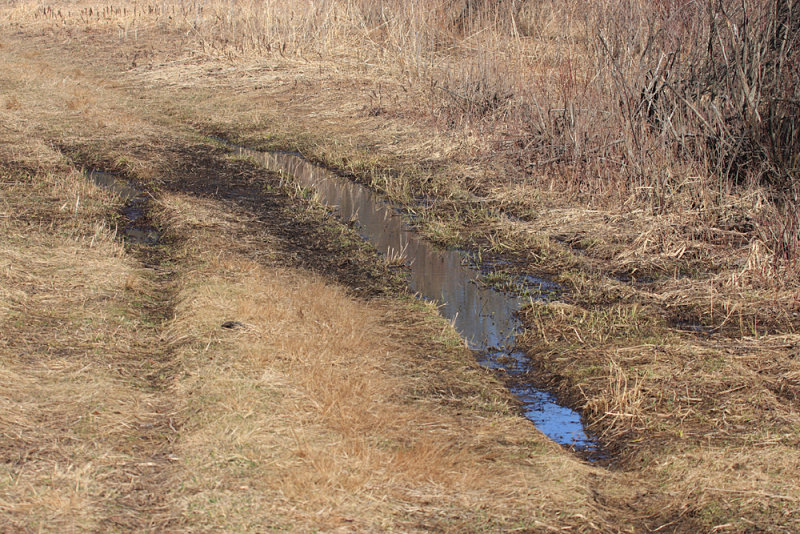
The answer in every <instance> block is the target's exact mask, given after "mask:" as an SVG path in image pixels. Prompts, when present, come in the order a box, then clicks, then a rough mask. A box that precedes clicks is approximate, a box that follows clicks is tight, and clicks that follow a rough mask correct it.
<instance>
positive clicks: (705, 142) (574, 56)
mask: <svg viewBox="0 0 800 534" xmlns="http://www.w3.org/2000/svg"><path fill="white" fill-rule="evenodd" d="M113 9H114V8H110V10H111V11H112V14H113ZM136 9H138V11H136V12H134V13H133V16H134V22H136V17H137V16H138V17H139V24H144V23H145V21H146V20H148V17H149V19H150V20H157V21H159V22H160V23H166V24H169V25H171V26H178V27H180V28H181V29H182V30H185V31H187V33H190V34H193V35H195V36H196V38H197V39H198V40H199V42H200V43H202V45H203V48H204V49H205V50H206V51H207V52H208V53H222V54H225V55H229V56H235V55H263V54H274V55H281V56H287V57H300V58H304V59H309V58H324V59H333V60H335V61H337V62H339V63H340V64H341V65H342V67H343V68H345V67H347V68H354V69H357V70H358V69H361V71H362V72H363V73H364V75H365V76H369V74H368V71H369V69H372V70H371V72H378V71H379V72H380V73H381V74H382V75H391V76H396V77H398V78H399V79H401V80H402V81H403V82H404V83H405V84H412V85H415V86H416V87H418V88H425V91H426V94H427V99H428V101H427V102H425V105H424V106H420V107H421V108H424V110H425V112H427V113H429V114H430V115H431V116H432V118H434V119H435V120H436V121H437V122H438V124H439V125H440V127H444V128H450V129H453V130H455V131H458V130H459V129H465V128H467V129H470V130H475V129H479V130H480V131H481V132H482V134H483V136H482V137H483V138H484V139H489V140H490V141H491V143H493V145H494V147H495V148H496V150H493V154H494V155H498V154H499V155H502V157H504V158H505V159H506V160H507V161H509V162H511V163H513V164H515V165H516V166H517V168H519V169H521V170H522V171H523V174H522V175H521V176H523V177H524V179H525V180H526V181H530V182H534V183H536V182H539V183H542V184H549V186H550V187H555V188H558V189H560V190H562V191H564V192H566V193H567V194H569V195H571V196H573V197H574V198H576V199H580V200H582V201H587V202H591V203H628V204H631V205H634V206H637V207H646V208H647V209H652V210H654V211H659V212H670V211H674V210H679V209H687V208H688V209H693V210H695V211H699V212H702V216H703V217H705V218H706V219H707V220H708V222H709V223H710V224H713V225H718V226H722V227H725V228H736V229H740V230H741V229H746V230H747V231H752V230H753V229H754V228H755V229H756V231H757V233H758V234H759V235H760V237H761V239H762V240H763V241H764V243H766V244H767V246H768V247H769V248H770V249H771V250H772V252H773V253H774V256H775V257H776V258H777V259H778V260H779V261H783V262H789V263H791V262H795V261H796V259H797V257H798V255H799V254H800V230H798V228H800V221H799V220H798V215H797V211H798V210H797V208H798V203H799V200H798V199H799V196H800V178H799V177H798V167H800V84H798V78H800V6H798V4H797V2H796V1H795V0H769V1H767V0H624V1H619V0H597V1H595V2H584V1H581V0H560V1H556V0H536V1H534V0H320V1H316V2H297V1H294V0H180V1H179V2H178V1H175V0H162V1H161V2H160V3H159V4H153V5H152V6H139V7H138V8H136ZM108 10H109V8H104V9H103V10H102V11H99V10H95V12H94V14H93V15H94V16H95V17H100V16H106V15H107V13H108ZM130 11H131V10H130V9H128V11H127V12H126V15H127V17H128V19H130V17H131V15H132V13H130ZM117 12H119V10H117ZM43 13H44V12H43ZM54 16H55V15H54ZM130 26H131V23H130V20H128V21H127V22H126V24H125V25H124V27H125V28H126V32H127V28H129V27H130ZM133 26H134V28H135V26H136V24H135V23H134V24H133ZM417 102H418V101H417ZM543 178H544V179H543ZM753 189H758V190H759V193H760V194H759V195H755V196H754V197H753V198H755V197H766V198H768V199H769V206H768V209H764V206H763V205H759V206H750V207H744V208H741V209H739V212H738V213H737V214H732V213H731V212H730V210H729V209H728V207H729V206H730V205H731V202H732V201H731V198H732V197H736V196H741V194H742V192H743V191H745V190H748V191H751V192H752V190H753Z"/></svg>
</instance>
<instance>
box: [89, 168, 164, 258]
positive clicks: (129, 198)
mask: <svg viewBox="0 0 800 534" xmlns="http://www.w3.org/2000/svg"><path fill="white" fill-rule="evenodd" d="M86 174H87V176H88V177H89V179H90V180H92V181H93V182H94V183H95V184H96V185H98V186H100V187H102V188H103V189H107V190H109V191H111V192H112V193H114V194H116V195H118V196H119V197H120V198H121V199H122V200H124V201H125V206H124V207H123V208H122V214H123V215H124V216H125V218H126V219H127V224H125V227H124V228H123V232H124V234H125V238H126V239H127V240H128V241H129V242H131V243H139V244H143V245H150V246H152V245H155V244H157V243H158V241H159V239H161V235H160V234H159V233H158V231H157V230H156V229H155V228H153V227H152V226H151V225H149V224H143V222H142V219H143V218H144V207H145V203H146V201H147V199H146V198H145V196H144V195H143V194H142V192H141V191H139V190H138V189H136V188H135V187H133V186H132V185H131V184H130V183H129V182H127V181H125V180H123V179H122V178H120V177H119V175H117V174H114V173H111V172H105V171H100V170H97V169H91V170H89V171H87V173H86Z"/></svg>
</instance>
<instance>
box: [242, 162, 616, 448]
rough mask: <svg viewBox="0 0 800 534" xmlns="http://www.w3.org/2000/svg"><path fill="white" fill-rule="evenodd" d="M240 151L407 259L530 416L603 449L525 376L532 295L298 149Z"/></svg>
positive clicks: (422, 286) (547, 291)
mask: <svg viewBox="0 0 800 534" xmlns="http://www.w3.org/2000/svg"><path fill="white" fill-rule="evenodd" d="M233 150H234V151H235V152H236V154H237V155H240V156H246V157H250V158H253V159H254V160H255V161H257V162H259V163H260V164H261V165H263V166H265V167H266V168H267V169H270V170H272V171H276V172H280V173H284V174H285V175H286V177H287V180H291V181H293V182H294V183H295V184H296V185H298V186H300V187H303V188H307V189H309V190H311V191H312V192H313V194H314V195H315V198H316V200H318V201H319V202H321V203H322V204H325V205H327V206H330V207H332V208H334V209H335V211H336V213H337V214H338V216H339V217H340V218H341V219H342V220H344V221H347V222H351V223H353V224H356V225H357V228H358V231H359V233H360V234H361V235H362V237H364V239H366V240H368V241H369V242H370V243H372V244H373V245H374V246H375V248H376V249H377V250H378V251H379V252H380V253H381V254H383V255H384V257H385V258H386V260H387V261H388V262H389V263H392V264H396V265H403V267H404V270H405V272H406V275H407V280H408V284H409V287H410V288H411V290H412V291H414V292H415V293H417V294H418V295H419V296H421V297H422V298H424V299H427V300H431V301H434V302H436V303H437V304H438V305H439V309H440V313H441V314H442V315H443V316H444V317H446V318H448V319H450V320H451V321H452V322H453V325H454V326H455V328H456V330H457V331H458V332H459V333H460V334H461V336H462V337H463V338H464V339H465V340H466V342H467V343H468V345H469V347H470V348H471V349H472V350H473V351H475V353H476V354H477V358H478V361H479V362H480V363H481V365H483V366H484V367H487V368H490V369H493V370H496V371H498V372H499V373H501V374H502V375H503V377H504V379H505V381H506V382H507V383H509V384H510V389H511V392H512V393H513V394H514V395H515V396H516V397H517V399H519V401H520V402H521V403H522V410H523V413H524V414H525V416H526V417H527V418H528V419H530V420H531V421H532V422H533V423H534V424H535V425H536V427H537V428H538V429H539V430H540V431H541V432H543V433H544V434H545V435H547V436H548V437H550V438H551V439H552V440H554V441H555V442H557V443H559V444H561V445H564V446H566V447H570V448H573V449H575V450H579V451H582V452H584V453H588V454H596V455H599V454H600V453H601V451H600V448H599V446H598V444H597V443H596V442H595V441H594V440H593V439H592V438H591V437H590V436H588V435H587V433H586V431H585V430H584V428H583V424H582V422H581V417H580V414H578V413H577V412H575V411H574V410H571V409H569V408H567V407H565V406H563V405H560V404H559V403H558V402H557V400H556V398H555V397H554V396H553V395H552V394H550V393H548V392H546V391H542V390H539V389H537V388H535V387H534V386H532V385H530V384H527V383H525V381H522V380H520V378H521V377H522V375H524V374H526V373H527V372H528V371H529V370H530V368H531V362H530V361H529V359H528V358H527V356H525V354H524V353H523V352H521V351H519V350H517V348H516V341H515V337H516V334H517V333H518V332H519V331H520V329H521V324H520V322H519V320H518V318H517V312H518V311H519V309H520V307H521V306H523V305H524V304H525V302H527V299H526V298H522V297H519V296H516V295H512V294H508V293H505V292H501V291H498V290H496V289H493V288H492V287H488V286H487V285H486V284H483V283H480V280H481V277H482V275H483V274H484V273H482V271H481V269H480V268H478V269H476V268H474V267H471V266H469V264H470V263H471V261H470V258H469V257H468V256H467V255H466V254H465V253H463V252H460V251H457V250H442V249H441V248H438V247H436V246H435V245H433V244H432V243H430V242H428V241H426V240H425V239H423V238H422V237H421V236H420V235H419V234H418V233H416V232H415V231H414V229H413V228H412V227H411V226H409V224H408V223H407V222H406V221H405V220H404V218H403V216H402V215H401V214H400V213H399V212H398V210H397V209H395V208H394V207H393V206H392V205H390V204H388V203H386V202H385V201H383V200H382V199H380V198H379V197H378V196H377V195H376V194H375V193H373V192H372V191H371V190H369V189H367V188H366V187H364V186H361V185H359V184H357V183H355V182H352V181H350V180H347V179H344V178H341V177H339V176H337V175H335V174H333V173H331V172H329V171H327V170H326V169H324V168H322V167H319V166H317V165H314V164H312V163H310V162H309V161H307V160H306V159H304V158H303V157H302V156H300V155H298V154H291V153H286V152H262V151H257V150H252V149H249V148H245V147H233ZM522 282H523V283H524V284H525V285H526V287H537V288H540V292H539V293H534V294H533V295H532V296H528V297H527V298H546V297H549V296H550V295H552V294H553V292H555V291H557V290H558V288H557V285H556V284H554V283H552V282H549V281H547V280H540V279H534V278H532V277H527V279H526V280H523V281H522Z"/></svg>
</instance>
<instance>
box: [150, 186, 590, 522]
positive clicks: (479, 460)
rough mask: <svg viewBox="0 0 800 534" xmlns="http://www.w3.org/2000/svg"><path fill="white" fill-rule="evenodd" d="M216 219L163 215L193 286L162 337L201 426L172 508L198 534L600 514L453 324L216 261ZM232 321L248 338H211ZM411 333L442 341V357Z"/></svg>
mask: <svg viewBox="0 0 800 534" xmlns="http://www.w3.org/2000/svg"><path fill="white" fill-rule="evenodd" d="M225 209H226V208H225V206H224V205H223V204H219V203H216V202H212V201H204V202H198V200H197V199H194V198H187V197H183V196H175V195H170V196H168V197H165V198H164V200H163V204H162V210H163V212H162V215H161V217H163V219H164V221H168V224H169V227H170V228H172V229H173V230H174V231H175V232H177V234H178V235H181V236H183V237H182V240H184V241H185V242H186V243H187V248H186V249H185V250H184V252H183V253H182V261H183V262H186V266H185V267H182V269H181V270H182V271H184V272H187V273H191V274H190V275H188V276H187V277H185V278H184V279H182V281H181V287H182V289H181V291H180V293H179V299H180V305H179V306H178V307H177V308H176V319H175V321H173V323H172V324H171V326H170V334H169V336H170V338H171V339H174V340H175V343H176V344H178V345H179V347H180V348H179V349H178V350H177V354H178V357H179V358H180V360H181V362H182V366H183V367H184V369H185V370H186V371H185V373H186V375H185V377H184V378H183V379H182V380H181V381H180V383H179V385H178V391H179V392H180V394H181V397H182V398H185V399H187V401H186V402H187V404H186V406H185V408H184V410H185V411H186V412H187V413H190V414H196V415H193V416H192V417H190V418H189V420H188V421H187V422H186V424H185V426H184V432H183V433H182V437H181V439H180V440H179V442H178V444H177V446H178V448H179V450H180V455H181V457H183V458H184V464H185V467H186V469H187V470H188V471H189V472H192V473H195V477H194V479H193V480H192V482H190V483H187V484H186V485H185V486H184V487H183V488H182V490H181V491H179V492H176V494H175V496H174V498H175V499H176V500H177V501H179V502H181V503H182V504H183V506H184V507H185V510H186V513H187V514H188V516H189V517H192V518H193V520H195V521H197V522H198V524H200V525H204V528H222V527H225V528H231V527H232V526H233V528H236V529H242V530H259V529H261V528H263V527H264V526H265V525H270V526H272V527H273V528H278V527H280V526H289V525H291V527H292V528H293V529H297V530H305V529H307V528H323V529H333V528H339V527H347V528H348V529H353V530H358V531H364V530H366V531H373V530H383V529H385V528H388V527H389V526H390V525H393V526H394V527H395V528H401V529H403V530H409V531H417V530H429V529H434V530H439V529H442V530H448V531H463V530H470V531H480V530H483V529H490V530H491V529H501V530H503V529H506V528H509V526H511V525H514V524H516V525H519V526H527V527H531V528H536V527H538V528H542V527H544V526H545V525H547V524H548V523H551V522H552V518H553V517H554V514H556V513H560V514H562V516H566V517H570V516H572V517H573V518H580V517H581V516H584V517H588V516H594V517H597V515H596V514H597V513H598V512H597V510H595V509H594V507H593V505H591V504H590V503H589V502H587V500H586V498H587V495H586V494H584V493H583V491H585V484H586V482H587V479H586V477H587V476H588V475H589V472H590V471H587V468H586V467H585V466H581V465H580V464H579V463H577V462H576V461H574V460H572V459H569V458H568V457H565V456H563V455H560V454H559V455H557V456H558V457H559V459H558V460H556V459H555V458H553V457H552V454H553V453H554V452H555V449H556V448H554V445H552V444H550V443H548V442H547V440H545V439H543V438H541V437H540V436H537V435H532V434H531V433H530V429H529V428H528V427H527V425H526V424H525V423H524V422H522V421H521V420H520V419H519V418H518V417H516V416H515V415H514V410H513V409H512V408H511V406H510V405H509V404H508V402H509V399H508V398H507V397H506V395H505V394H502V393H501V389H500V386H499V384H496V383H493V380H492V378H491V377H490V376H489V375H487V374H486V372H484V371H481V370H479V368H477V365H476V364H475V362H474V360H473V359H472V355H471V354H470V353H469V352H468V351H465V350H464V349H463V347H462V346H461V343H460V342H458V341H457V338H456V337H454V334H453V332H452V330H451V327H450V326H449V325H447V323H445V322H443V321H436V322H431V321H430V318H429V317H430V316H429V315H428V314H429V313H430V311H429V310H428V311H425V312H424V313H421V312H420V311H419V310H416V311H415V310H411V309H408V310H405V311H404V310H396V309H395V307H396V304H390V303H385V304H381V303H370V304H367V303H363V302H358V301H355V300H353V299H352V298H351V297H349V296H348V295H347V294H346V293H345V292H343V291H342V289H340V288H337V287H332V286H330V285H328V284H326V283H324V282H323V281H321V280H320V279H319V278H318V277H316V276H314V275H310V274H307V273H302V272H297V271H290V270H287V269H285V268H281V267H270V268H265V267H264V266H263V265H260V264H256V263H254V262H252V261H251V260H249V259H247V257H246V256H242V255H240V254H237V253H235V252H226V250H228V249H227V248H226V247H224V246H223V244H224V243H225V242H226V241H228V240H229V239H230V236H231V235H233V234H236V233H237V231H238V230H237V228H236V227H237V226H239V225H241V224H242V223H241V222H239V219H238V217H237V218H231V217H230V216H226V215H225ZM271 239H274V238H271ZM269 240H270V238H267V242H266V243H263V244H262V245H260V247H264V248H266V247H268V246H269V244H268V243H269ZM254 246H259V245H257V244H256V245H254ZM426 316H427V317H428V318H426ZM230 320H235V321H238V322H240V323H242V325H243V326H242V327H241V328H239V329H235V330H225V329H222V328H220V325H221V324H222V323H223V322H225V321H230ZM409 335H413V336H414V337H415V338H416V339H418V340H422V339H435V338H437V337H442V336H445V337H449V338H450V340H451V343H450V345H451V348H450V349H446V348H445V347H444V346H443V345H441V344H440V342H439V343H436V342H431V341H418V342H417V343H412V344H409V343H408V339H409V338H407V337H406V336H409ZM453 341H455V343H453ZM422 354H424V355H425V356H424V357H421V355H422ZM443 371H446V372H443ZM553 478H556V479H558V480H559V482H558V483H557V485H556V487H549V485H542V481H543V480H553ZM209 503H212V504H209ZM573 520H575V519H573ZM570 521H572V520H567V524H569V522H570ZM577 521H578V523H580V519H577ZM596 521H600V523H597V524H598V525H600V524H602V521H603V520H602V519H600V518H599V517H598V519H597V520H596Z"/></svg>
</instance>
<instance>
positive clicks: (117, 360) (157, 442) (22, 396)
mask: <svg viewBox="0 0 800 534" xmlns="http://www.w3.org/2000/svg"><path fill="white" fill-rule="evenodd" d="M0 136H2V141H3V146H4V148H5V150H4V154H3V160H2V163H1V164H0V182H1V184H0V191H1V192H2V194H0V199H2V203H1V204H0V206H2V207H0V210H2V217H0V243H2V245H0V258H2V259H0V375H2V384H3V385H2V395H0V397H1V398H2V406H0V412H2V416H0V436H2V438H0V451H2V452H1V453H0V454H2V456H3V459H4V461H3V463H2V469H1V470H0V471H1V473H0V503H1V504H0V530H4V531H9V532H11V531H14V532H24V531H30V532H34V531H36V532H38V531H42V530H57V529H59V530H67V531H77V530H108V529H118V528H127V529H148V528H163V527H165V526H167V525H169V524H170V523H171V521H172V520H173V519H174V518H175V515H173V514H172V513H171V510H170V507H169V506H165V505H164V504H163V503H160V502H158V500H157V499H155V498H154V497H155V496H156V494H157V493H158V491H157V488H159V487H160V486H161V485H163V484H166V483H168V481H169V480H170V479H171V476H172V473H173V466H172V464H171V462H170V460H169V439H170V434H171V433H172V432H171V431H170V430H169V428H166V429H165V425H164V424H163V422H164V420H165V418H166V417H169V414H170V412H171V402H169V401H168V400H166V399H164V398H162V397H161V396H160V395H159V394H158V393H157V392H156V391H154V389H153V386H152V384H151V383H150V382H149V381H148V380H147V378H146V377H147V376H148V375H149V374H150V373H153V372H156V370H157V369H158V367H159V366H158V364H156V363H154V360H153V358H158V356H159V352H158V351H159V344H158V341H157V340H158V337H157V330H156V329H154V328H153V326H152V325H151V324H149V322H150V321H152V320H153V318H152V317H150V316H149V315H148V314H147V313H143V311H142V309H141V308H140V306H141V305H142V302H145V301H147V300H148V299H149V298H151V297H152V296H151V295H148V294H147V289H146V288H147V287H148V286H149V284H148V281H147V277H148V275H147V273H146V272H144V271H143V270H142V269H140V268H138V267H137V266H136V265H135V264H134V262H132V261H131V260H130V258H127V257H126V256H125V254H124V253H123V250H122V247H121V245H120V243H119V242H118V241H117V240H116V239H115V231H114V229H113V228H112V227H109V225H108V224H107V223H106V221H107V216H108V207H109V206H113V205H114V201H113V199H112V198H110V197H109V196H108V195H107V194H104V193H103V192H101V191H98V190H97V189H95V188H94V187H93V186H91V185H90V184H88V183H87V181H86V179H85V177H84V176H83V175H82V174H81V173H80V172H78V171H76V170H74V169H71V168H70V167H69V166H67V165H65V164H64V161H63V159H62V157H61V156H60V155H59V154H58V153H56V152H54V151H52V150H51V149H48V148H46V147H45V146H43V145H37V144H36V143H31V142H30V139H29V138H28V137H26V136H22V135H19V134H15V133H14V132H11V130H10V129H7V130H6V131H4V132H0ZM23 146H24V147H25V149H26V150H25V152H24V153H22V152H21V151H20V152H18V153H19V154H20V155H21V157H20V158H14V157H13V155H10V154H9V149H11V152H12V153H13V152H14V151H15V150H20V149H21V148H22V147H23ZM31 166H36V167H38V168H39V171H37V172H31V171H28V170H25V168H27V167H31ZM134 288H138V289H134ZM144 510H146V511H147V514H146V515H141V512H142V511H144Z"/></svg>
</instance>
